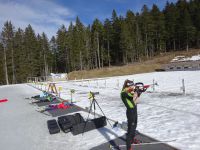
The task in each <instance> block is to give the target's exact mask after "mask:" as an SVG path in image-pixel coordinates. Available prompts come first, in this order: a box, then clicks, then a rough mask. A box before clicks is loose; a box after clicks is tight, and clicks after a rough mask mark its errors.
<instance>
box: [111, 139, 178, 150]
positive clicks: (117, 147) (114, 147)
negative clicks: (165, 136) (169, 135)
mask: <svg viewBox="0 0 200 150" xmlns="http://www.w3.org/2000/svg"><path fill="white" fill-rule="evenodd" d="M174 141H176V140H175V139H174V140H165V141H155V142H149V143H138V144H131V146H145V145H156V144H166V143H169V142H174ZM124 147H126V145H115V146H113V145H111V144H110V145H109V148H110V150H120V149H121V148H124Z"/></svg>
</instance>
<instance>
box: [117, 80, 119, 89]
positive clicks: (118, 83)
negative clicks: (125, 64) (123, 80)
mask: <svg viewBox="0 0 200 150" xmlns="http://www.w3.org/2000/svg"><path fill="white" fill-rule="evenodd" d="M117 88H119V79H117Z"/></svg>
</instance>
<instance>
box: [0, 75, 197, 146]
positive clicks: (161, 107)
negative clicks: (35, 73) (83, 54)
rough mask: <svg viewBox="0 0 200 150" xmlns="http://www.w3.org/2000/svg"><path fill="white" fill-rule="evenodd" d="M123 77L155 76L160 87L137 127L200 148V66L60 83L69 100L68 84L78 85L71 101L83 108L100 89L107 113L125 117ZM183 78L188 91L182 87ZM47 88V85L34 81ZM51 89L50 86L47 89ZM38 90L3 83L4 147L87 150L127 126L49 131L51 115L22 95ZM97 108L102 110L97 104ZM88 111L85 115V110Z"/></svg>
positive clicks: (143, 104)
mask: <svg viewBox="0 0 200 150" xmlns="http://www.w3.org/2000/svg"><path fill="white" fill-rule="evenodd" d="M125 79H132V80H133V79H134V81H135V82H140V81H142V82H144V83H145V84H152V82H153V79H154V81H156V82H157V83H158V84H159V86H155V91H154V92H153V89H151V88H150V89H149V92H146V93H144V94H143V95H142V96H141V98H140V103H139V104H138V115H139V120H138V130H139V131H140V132H142V133H144V134H147V135H149V136H151V137H153V138H156V139H158V140H168V139H177V140H176V141H175V142H171V143H169V144H170V145H172V146H175V147H177V148H179V149H182V150H185V149H189V150H199V149H200V142H199V141H200V130H199V125H200V111H199V108H200V89H199V85H200V71H184V72H157V73H147V74H138V75H131V76H120V77H113V78H104V79H98V80H97V79H95V80H81V81H76V82H75V81H74V82H58V83H57V84H56V85H57V86H58V87H59V86H61V87H62V88H63V90H62V91H61V97H62V98H64V99H70V89H75V90H76V92H75V94H74V95H73V100H75V101H77V102H76V104H77V105H79V106H81V107H89V105H90V101H89V100H88V92H89V91H93V92H97V91H98V92H100V94H99V95H97V96H96V100H97V102H98V103H99V105H100V106H101V108H102V110H103V111H104V113H105V114H106V116H107V117H108V118H111V119H113V120H117V121H120V122H122V121H126V116H125V111H126V109H125V107H124V105H123V103H122V102H121V100H120V90H121V87H122V84H123V82H124V80H125ZM182 79H184V81H185V88H186V95H183V94H182V93H183V92H182V90H181V86H182ZM36 87H38V88H42V89H43V90H44V89H45V88H46V87H45V86H44V85H38V84H37V85H36ZM46 89H47V88H46ZM38 93H40V92H39V91H38V90H36V89H33V88H32V87H30V86H27V85H13V86H2V87H0V99H2V98H8V99H9V102H6V103H1V104H0V128H1V130H0V138H1V140H0V149H6V150H14V149H21V150H26V149H30V150H35V149H43V150H55V149H57V150H62V149H66V148H67V149H70V150H75V149H81V150H82V149H83V150H84V149H89V148H91V147H94V146H96V145H99V144H101V143H103V142H105V141H107V140H109V139H112V138H114V137H116V136H120V135H122V134H124V132H123V131H118V132H117V133H116V131H115V130H114V129H110V127H109V126H107V127H106V128H102V129H100V130H95V131H91V132H87V133H85V134H84V136H82V135H79V136H72V134H71V133H69V134H65V133H59V134H56V135H49V133H48V130H47V126H46V120H48V119H51V118H52V117H49V116H46V115H43V114H40V113H38V112H36V111H35V108H34V107H33V106H32V105H30V104H28V101H27V100H25V99H24V97H30V96H32V95H35V94H38ZM96 111H97V112H98V113H99V114H101V112H100V110H99V109H98V108H97V109H96ZM82 114H83V115H84V116H86V114H84V113H82Z"/></svg>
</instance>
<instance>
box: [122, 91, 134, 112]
mask: <svg viewBox="0 0 200 150" xmlns="http://www.w3.org/2000/svg"><path fill="white" fill-rule="evenodd" d="M133 96H134V95H133V94H131V93H129V92H128V91H127V90H126V88H125V89H123V90H122V91H121V99H122V101H123V103H124V105H125V106H126V108H127V109H134V108H135V106H136V105H135V103H134V101H133Z"/></svg>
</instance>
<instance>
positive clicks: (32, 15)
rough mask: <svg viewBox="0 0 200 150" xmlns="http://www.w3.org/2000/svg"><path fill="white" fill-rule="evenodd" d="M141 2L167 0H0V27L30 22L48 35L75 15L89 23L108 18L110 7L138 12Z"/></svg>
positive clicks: (162, 1) (160, 3) (122, 12)
mask: <svg viewBox="0 0 200 150" xmlns="http://www.w3.org/2000/svg"><path fill="white" fill-rule="evenodd" d="M168 1H169V2H176V1H177V0H168ZM144 4H146V5H147V6H148V7H149V8H151V7H152V5H153V4H156V5H157V6H158V7H159V8H160V9H163V7H164V6H165V4H166V0H0V28H1V29H2V27H3V24H4V23H5V21H7V20H11V21H12V23H13V24H14V26H15V28H16V29H17V28H18V27H21V28H22V29H24V28H25V27H26V26H27V25H28V24H31V25H32V27H33V28H34V30H35V32H36V33H42V32H45V33H46V34H47V35H48V37H49V38H50V37H51V36H52V35H55V34H56V31H57V30H58V28H59V27H60V26H61V25H62V24H64V25H65V26H67V27H68V25H69V23H70V22H71V21H72V22H74V21H75V18H76V16H79V18H80V19H81V21H82V22H83V23H84V24H85V25H88V24H92V22H93V20H94V19H95V18H98V19H100V20H101V21H104V20H105V18H110V17H111V14H112V10H113V9H115V10H116V11H117V14H118V15H125V13H126V11H127V10H129V9H130V10H132V11H134V12H140V10H141V8H142V6H143V5H144Z"/></svg>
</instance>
